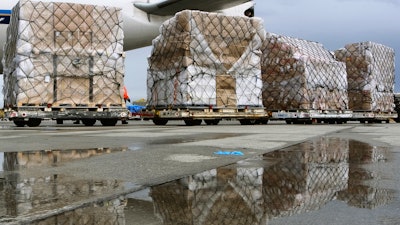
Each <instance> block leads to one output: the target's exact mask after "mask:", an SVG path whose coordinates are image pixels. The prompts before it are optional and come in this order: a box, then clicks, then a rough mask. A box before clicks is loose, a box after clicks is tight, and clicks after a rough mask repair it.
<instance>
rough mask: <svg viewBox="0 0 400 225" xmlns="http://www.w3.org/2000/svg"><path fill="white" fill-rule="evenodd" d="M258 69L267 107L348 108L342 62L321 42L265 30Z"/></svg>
mask: <svg viewBox="0 0 400 225" xmlns="http://www.w3.org/2000/svg"><path fill="white" fill-rule="evenodd" d="M261 70H262V80H263V91H262V96H263V105H264V107H265V108H266V109H268V110H298V109H305V110H309V109H316V110H318V109H321V110H344V109H348V98H347V78H346V67H345V64H344V63H343V62H338V61H337V60H335V58H334V55H333V53H331V52H330V51H328V50H327V49H325V48H324V47H323V45H322V44H320V43H317V42H312V41H307V40H302V39H297V38H292V37H287V36H282V35H277V34H273V33H267V34H266V40H265V43H264V45H263V47H262V61H261Z"/></svg>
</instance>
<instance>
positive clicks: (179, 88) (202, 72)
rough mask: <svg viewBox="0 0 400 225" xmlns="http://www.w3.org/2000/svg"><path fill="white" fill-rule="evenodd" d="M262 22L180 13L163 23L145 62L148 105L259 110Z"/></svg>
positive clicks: (191, 12)
mask: <svg viewBox="0 0 400 225" xmlns="http://www.w3.org/2000/svg"><path fill="white" fill-rule="evenodd" d="M264 38H265V31H264V28H263V23H262V20H260V19H257V18H248V17H242V16H225V15H222V14H217V13H206V12H200V11H190V10H185V11H182V12H179V13H177V14H176V15H175V17H173V18H171V19H170V20H168V21H166V22H165V23H164V24H163V25H162V26H161V28H160V35H159V36H158V37H157V38H155V39H154V40H153V50H152V53H151V56H150V57H149V58H148V61H149V67H148V76H147V100H148V104H149V105H150V106H167V105H168V106H170V105H173V106H177V105H183V106H188V105H189V106H193V105H194V106H204V105H214V106H215V105H216V106H218V107H238V106H242V105H246V106H261V104H262V100H261V98H262V96H261V88H262V81H261V68H260V53H261V51H260V48H261V45H262V43H263V41H264Z"/></svg>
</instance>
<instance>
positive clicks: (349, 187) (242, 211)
mask: <svg viewBox="0 0 400 225" xmlns="http://www.w3.org/2000/svg"><path fill="white" fill-rule="evenodd" d="M279 126H281V127H279ZM241 127H242V126H231V125H229V124H228V125H226V126H219V127H218V128H217V127H213V128H209V127H203V126H200V127H198V129H194V128H193V127H192V128H186V127H162V128H154V127H148V126H147V125H145V126H143V127H139V128H137V129H140V130H141V131H149V133H151V132H153V131H156V132H154V134H155V135H154V136H153V138H150V137H147V136H146V135H144V133H138V136H140V137H143V138H139V137H133V136H128V137H129V139H130V142H129V141H128V140H124V141H126V143H127V144H126V145H123V146H119V147H118V146H116V147H103V148H101V147H94V148H77V149H69V148H67V147H68V146H67V145H65V146H61V145H59V148H57V149H54V150H27V149H25V150H24V149H22V150H21V151H3V152H0V224H41V225H47V224H112V225H114V224H115V225H125V224H128V225H129V224H171V225H172V224H246V225H247V224H260V225H261V224H262V225H265V224H400V214H399V212H400V175H399V173H398V171H399V169H400V142H398V141H397V135H398V133H396V132H398V131H400V129H399V128H398V126H397V125H396V124H391V125H374V126H369V125H368V126H360V125H346V126H334V127H333V128H332V130H331V131H332V132H329V129H327V128H328V127H324V126H294V125H292V126H290V125H276V126H275V125H266V126H255V127H253V128H249V127H246V128H245V129H247V130H243V129H242V131H238V128H241ZM127 128H129V127H122V128H121V127H117V128H115V131H116V132H119V133H124V132H126V130H125V129H127ZM265 128H268V129H272V128H273V129H275V132H271V133H269V134H262V132H263V131H264V132H266V133H267V132H268V131H267V130H264V129H265ZM310 128H311V129H314V130H315V134H312V135H309V138H306V139H304V138H298V137H297V138H296V137H294V138H292V139H287V140H283V139H282V137H279V136H278V131H279V129H282V133H281V135H284V136H285V137H287V135H286V134H284V133H285V132H287V133H290V132H297V133H299V131H301V130H305V129H310ZM7 129H8V128H7ZM39 129H40V130H41V132H43V130H44V131H45V132H46V133H47V131H48V130H49V128H47V129H44V128H39ZM57 129H59V131H55V133H52V132H53V131H50V133H52V135H53V136H52V137H56V136H63V137H64V138H65V139H66V140H65V141H66V142H68V141H71V140H74V138H75V139H76V138H77V136H76V134H75V133H74V135H72V134H71V133H70V132H71V130H72V131H73V132H77V133H78V134H80V135H81V138H83V139H86V138H87V137H88V139H89V140H90V139H91V138H93V137H97V136H102V137H109V136H111V138H113V136H112V135H110V133H102V132H104V131H100V133H99V132H98V131H97V129H96V128H94V129H93V128H89V129H87V128H84V130H81V129H73V128H70V127H60V128H55V129H54V130H57ZM119 129H120V130H119ZM129 129H131V128H129ZM181 129H183V131H181ZM205 129H210V130H207V131H205ZM318 129H321V130H323V132H322V131H320V132H318ZM178 130H179V132H181V133H184V134H185V135H186V136H183V135H173V134H176V133H177V131H178ZM290 130H291V131H290ZM31 131H33V132H32V134H34V135H37V136H36V138H38V137H39V136H41V139H40V140H43V139H47V138H49V137H48V136H47V134H43V133H40V132H38V131H37V130H33V129H32V130H26V131H24V132H27V133H30V132H31ZM283 131H285V132H283ZM24 132H16V133H13V132H9V133H8V134H7V135H8V139H7V140H12V139H13V137H15V136H18V137H23V136H25V135H27V134H26V133H24ZM163 132H165V133H163ZM307 132H308V133H310V134H311V132H310V131H304V132H303V133H307ZM38 133H40V134H38ZM383 134H384V135H383ZM69 135H70V137H69ZM263 135H266V136H263ZM303 135H304V134H303ZM28 136H29V135H28ZM28 136H26V137H28ZM78 136H79V135H78ZM299 136H301V134H299ZM2 138H3V139H4V136H2ZM68 138H71V139H68ZM263 138H264V140H262V139H263ZM3 139H1V140H0V141H1V143H2V146H0V147H3V148H4V146H5V145H7V144H6V143H5V142H3ZM105 139H106V138H105ZM265 139H268V141H267V140H265ZM60 140H61V139H60ZM119 140H123V139H119ZM246 140H254V141H255V142H258V143H247V142H246ZM102 141H103V142H102ZM102 141H100V140H98V141H97V143H100V144H103V145H105V144H104V139H103V140H102ZM124 141H123V143H125V142H124ZM235 141H238V142H235ZM210 142H213V144H212V145H211V144H210ZM240 142H241V143H242V144H241V145H239V144H235V143H240ZM260 142H263V143H264V149H262V145H259V144H260ZM281 142H282V143H283V142H285V143H284V144H281V145H280V146H281V147H279V146H278V144H277V143H281ZM3 144H4V145H3ZM14 145H15V146H17V145H16V144H14ZM73 145H75V144H73ZM113 145H117V143H113ZM235 145H236V147H235ZM34 146H36V145H34ZM82 146H85V143H82ZM243 146H244V147H243ZM63 147H64V148H63ZM10 150H11V149H10ZM219 151H224V152H233V151H237V152H241V153H243V156H241V155H240V156H237V155H221V154H216V153H218V152H219ZM155 152H157V153H159V156H156V155H154V154H155ZM147 154H149V155H153V158H150V159H147ZM134 158H136V160H137V161H134ZM124 159H125V160H127V161H129V162H131V163H132V162H133V161H134V162H135V163H134V164H135V165H130V166H129V164H126V162H125V161H124ZM113 161H114V162H115V161H117V164H111V162H113ZM140 161H143V164H140V163H139V162H140ZM151 161H153V163H154V164H159V166H160V168H154V167H155V166H154V164H152V165H151V166H150V168H151V170H149V166H146V164H148V163H149V162H151ZM99 164H100V165H99ZM127 165H128V166H127ZM101 167H103V168H107V169H106V170H101V171H100V168H101ZM113 168H114V169H113ZM121 168H124V170H123V171H122V170H121ZM162 170H165V171H162ZM146 171H147V172H146ZM140 173H142V174H140ZM141 176H147V177H144V178H143V177H141Z"/></svg>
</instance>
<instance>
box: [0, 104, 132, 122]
mask: <svg viewBox="0 0 400 225" xmlns="http://www.w3.org/2000/svg"><path fill="white" fill-rule="evenodd" d="M128 113H129V111H128V110H127V109H126V108H124V107H122V106H121V105H119V106H106V107H103V106H101V105H98V106H97V107H83V106H54V107H53V106H50V105H49V106H19V107H13V108H5V114H6V117H7V118H9V119H10V120H12V121H13V122H14V124H15V125H16V126H18V127H23V126H25V125H27V126H29V127H36V126H39V125H40V123H41V122H42V120H49V119H50V120H57V124H62V123H63V121H64V120H81V121H82V123H83V124H84V125H85V126H93V125H94V124H95V123H96V121H97V120H100V122H101V124H102V125H103V126H115V125H116V123H117V122H118V120H126V119H127V118H128Z"/></svg>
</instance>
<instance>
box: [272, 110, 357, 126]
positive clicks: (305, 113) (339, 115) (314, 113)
mask: <svg viewBox="0 0 400 225" xmlns="http://www.w3.org/2000/svg"><path fill="white" fill-rule="evenodd" d="M352 117H353V115H352V111H350V110H278V111H272V112H271V118H270V119H271V120H285V121H286V123H288V124H291V123H308V124H311V123H321V122H324V123H338V124H339V123H344V122H347V121H348V120H350V119H351V118H352Z"/></svg>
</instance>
